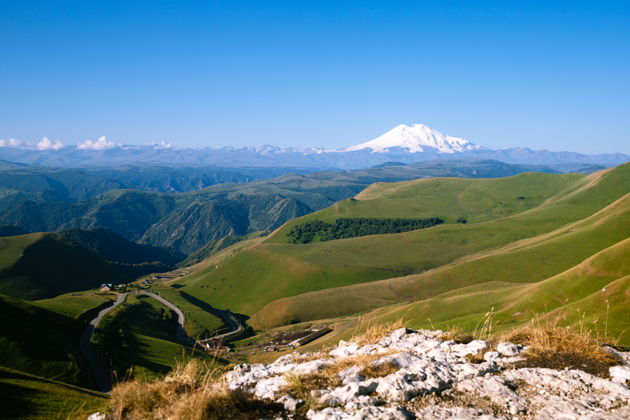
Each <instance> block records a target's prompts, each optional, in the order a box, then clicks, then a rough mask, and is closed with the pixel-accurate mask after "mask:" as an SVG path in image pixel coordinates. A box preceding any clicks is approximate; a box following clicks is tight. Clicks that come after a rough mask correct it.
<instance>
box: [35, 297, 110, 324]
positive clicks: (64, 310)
mask: <svg viewBox="0 0 630 420" xmlns="http://www.w3.org/2000/svg"><path fill="white" fill-rule="evenodd" d="M115 299H116V294H115V293H111V292H99V291H96V290H88V291H81V292H71V293H66V294H63V295H59V296H55V297H54V298H49V299H40V300H35V301H33V302H32V303H33V304H34V305H36V306H39V307H40V308H44V309H48V310H49V311H51V312H55V313H58V314H61V315H64V316H67V317H69V318H74V319H80V320H88V319H91V318H93V316H91V315H95V314H94V312H95V311H96V309H98V308H99V307H101V306H103V305H104V304H106V303H107V302H111V301H113V300H115Z"/></svg>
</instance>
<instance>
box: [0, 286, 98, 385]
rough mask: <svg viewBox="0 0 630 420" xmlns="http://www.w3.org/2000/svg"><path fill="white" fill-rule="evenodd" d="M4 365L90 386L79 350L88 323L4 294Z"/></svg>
mask: <svg viewBox="0 0 630 420" xmlns="http://www.w3.org/2000/svg"><path fill="white" fill-rule="evenodd" d="M0 317H1V318H2V320H3V321H2V323H0V365H2V366H8V367H11V368H14V369H19V370H21V371H23V372H28V373H32V374H34V375H38V376H43V377H46V378H49V379H55V380H59V381H63V382H66V383H70V384H75V385H82V386H89V385H91V384H92V383H93V379H92V374H91V371H90V370H89V368H88V367H87V366H86V364H85V362H84V361H83V358H82V357H81V356H80V353H79V348H78V347H79V337H80V336H81V333H82V332H83V329H84V327H85V326H84V324H83V323H81V322H78V321H76V320H73V319H70V318H67V317H65V316H62V315H58V314H56V313H53V312H50V311H48V310H46V309H43V308H40V307H37V306H35V305H32V304H30V303H28V302H24V301H22V300H19V299H14V298H10V297H7V296H1V295H0Z"/></svg>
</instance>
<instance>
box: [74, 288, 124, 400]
mask: <svg viewBox="0 0 630 420" xmlns="http://www.w3.org/2000/svg"><path fill="white" fill-rule="evenodd" d="M128 294H129V293H121V294H119V295H118V297H117V298H116V300H115V301H114V304H113V305H112V306H108V307H107V308H105V309H103V310H101V311H100V312H99V313H98V315H96V318H94V319H93V320H91V321H90V323H89V324H88V326H87V328H86V329H85V331H84V332H83V335H82V336H81V341H80V342H79V347H80V349H81V352H82V353H83V355H84V356H85V358H86V359H87V361H88V363H89V364H90V367H91V368H92V372H94V376H95V377H96V383H97V384H98V389H99V390H100V391H103V392H110V391H111V390H112V378H111V374H110V372H109V370H108V369H106V368H105V365H104V364H103V361H102V360H101V359H100V358H99V357H98V354H96V351H95V350H94V347H92V343H90V340H91V339H92V336H93V335H94V330H95V329H96V326H97V325H98V324H99V322H101V319H103V317H104V316H105V315H107V313H108V312H109V311H111V310H112V309H114V308H115V307H117V306H118V305H120V304H121V303H123V302H124V301H125V299H126V298H127V295H128Z"/></svg>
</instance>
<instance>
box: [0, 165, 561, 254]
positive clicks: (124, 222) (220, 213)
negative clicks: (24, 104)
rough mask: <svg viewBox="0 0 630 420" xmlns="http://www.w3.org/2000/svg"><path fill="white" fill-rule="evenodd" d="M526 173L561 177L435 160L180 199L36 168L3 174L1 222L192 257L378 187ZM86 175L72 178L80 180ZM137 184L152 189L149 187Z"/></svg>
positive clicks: (288, 178)
mask: <svg viewBox="0 0 630 420" xmlns="http://www.w3.org/2000/svg"><path fill="white" fill-rule="evenodd" d="M527 170H537V171H543V172H555V171H554V170H553V169H550V168H547V167H541V166H537V167H536V166H524V165H508V164H505V163H502V162H497V161H490V160H485V161H480V160H476V161H435V162H423V163H421V164H414V165H408V166H396V167H386V168H374V169H365V170H359V171H351V172H319V173H312V174H307V175H301V174H285V175H282V176H280V177H277V178H274V179H269V180H263V181H257V182H250V183H243V184H223V185H215V186H211V187H208V188H205V189H202V190H199V191H191V192H188V193H181V194H167V193H160V192H148V191H134V190H130V189H127V187H126V186H125V185H122V184H120V183H113V184H111V185H110V184H107V185H110V187H109V188H108V187H106V186H103V185H101V184H99V183H98V182H96V184H95V185H97V186H98V188H97V189H95V190H94V193H92V194H87V193H83V194H82V195H77V194H78V193H77V194H74V193H73V194H74V195H72V194H70V193H68V191H67V190H68V188H69V187H68V186H67V185H66V184H64V183H63V182H60V181H57V180H55V179H52V178H51V177H52V175H50V176H49V175H47V177H44V178H42V176H43V175H42V174H40V173H39V172H37V171H34V174H33V177H32V179H30V178H28V171H26V172H25V173H24V174H22V175H20V177H18V178H15V176H16V175H11V176H9V175H10V174H5V175H6V176H7V177H8V178H7V179H6V180H5V181H6V182H5V184H4V186H2V185H3V184H2V183H1V182H0V225H11V226H20V227H22V228H23V229H25V230H27V231H30V232H35V231H57V230H63V229H71V228H80V229H92V228H97V227H104V228H107V229H110V230H112V231H114V232H116V233H117V234H118V235H121V236H122V237H124V238H125V239H128V240H131V241H141V242H144V243H148V244H152V245H154V246H161V247H167V248H175V249H177V250H178V251H180V252H182V253H184V254H189V253H191V252H193V251H194V250H196V249H199V248H201V247H203V246H205V245H206V244H208V243H209V242H212V241H217V240H220V239H221V238H223V237H226V236H242V235H246V234H249V233H252V232H257V231H270V230H273V229H276V228H278V227H279V226H281V225H282V224H283V223H284V222H286V221H287V220H290V219H292V218H294V217H299V216H302V215H304V214H307V213H310V212H313V211H315V210H319V209H322V208H325V207H327V206H329V205H331V204H333V203H335V202H337V201H339V200H342V199H346V198H348V197H352V196H354V195H355V194H357V193H358V192H360V191H361V190H363V189H364V188H365V187H366V186H368V185H369V184H371V183H373V182H379V181H382V182H393V181H401V180H409V179H416V178H422V177H431V176H464V177H473V178H478V177H498V176H507V175H513V174H516V173H520V172H523V171H527ZM112 171H113V170H112ZM23 172H24V171H23ZM75 172H76V171H75ZM83 172H85V171H83ZM83 172H81V171H78V172H76V173H73V174H74V176H76V177H79V178H80V177H81V174H82V173H83ZM144 172H149V173H154V172H151V171H150V170H148V169H147V170H146V171H144ZM0 174H1V173H0ZM107 176H111V174H110V175H107ZM85 177H86V179H85V180H84V182H85V183H86V184H90V183H91V182H92V181H94V175H93V174H92V173H90V172H86V174H85ZM99 179H100V178H99ZM117 179H118V178H117ZM18 180H19V181H20V182H18ZM0 181H2V179H1V178H0ZM76 182H78V181H76ZM90 185H92V184H90ZM139 186H145V187H146V185H145V184H144V183H141V184H139ZM3 188H4V190H3ZM85 188H88V187H85ZM147 188H148V187H147ZM103 189H105V190H103ZM73 191H74V190H73ZM69 194H70V195H69ZM3 203H4V204H3Z"/></svg>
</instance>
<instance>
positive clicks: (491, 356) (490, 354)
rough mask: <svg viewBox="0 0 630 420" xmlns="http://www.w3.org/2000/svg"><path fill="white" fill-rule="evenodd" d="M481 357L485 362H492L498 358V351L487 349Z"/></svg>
mask: <svg viewBox="0 0 630 420" xmlns="http://www.w3.org/2000/svg"><path fill="white" fill-rule="evenodd" d="M483 359H484V360H485V361H486V362H493V361H496V360H498V359H499V352H497V351H487V352H486V353H485V354H484V355H483Z"/></svg>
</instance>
